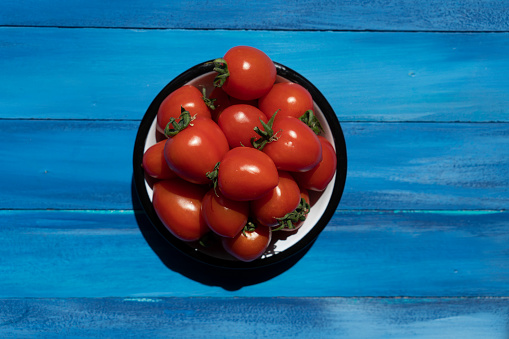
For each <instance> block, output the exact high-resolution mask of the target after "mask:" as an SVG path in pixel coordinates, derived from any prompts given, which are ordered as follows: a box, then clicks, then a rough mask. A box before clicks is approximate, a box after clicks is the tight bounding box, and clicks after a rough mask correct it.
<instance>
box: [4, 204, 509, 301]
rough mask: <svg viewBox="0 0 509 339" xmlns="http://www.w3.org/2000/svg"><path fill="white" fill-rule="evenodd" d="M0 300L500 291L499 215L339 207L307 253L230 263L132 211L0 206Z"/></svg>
mask: <svg viewBox="0 0 509 339" xmlns="http://www.w3.org/2000/svg"><path fill="white" fill-rule="evenodd" d="M0 217H1V218H0V243H2V246H1V247H0V276H1V277H2V279H0V298H24V297H36V298H39V297H42V298H47V297H50V298H51V297H59V298H60V297H62V298H72V297H109V296H118V297H139V298H145V297H146V298H152V297H155V298H157V297H164V296H170V297H200V296H215V297H234V296H244V297H260V296H263V297H323V296H326V297H327V296H392V297H397V296H472V297H475V296H493V297H496V296H507V295H508V291H509V245H508V244H509V218H508V212H507V211H503V212H500V211H475V212H473V211H464V212H461V211H400V212H389V211H388V212H377V211H374V212H367V211H364V212H356V211H337V212H336V214H335V215H334V217H333V219H332V220H331V222H330V223H329V224H328V225H327V227H326V228H325V230H324V231H323V232H322V233H321V235H320V236H319V238H318V239H317V241H316V242H315V243H314V244H313V246H312V247H311V248H310V249H309V251H307V252H303V253H302V254H301V255H299V256H297V257H295V258H294V259H291V260H290V261H288V262H286V263H285V262H284V263H282V264H281V265H275V266H269V267H266V268H263V269H256V270H249V271H241V272H239V271H230V270H223V269H218V268H216V267H211V266H206V265H204V264H199V263H196V262H194V261H192V260H190V259H188V258H187V257H185V256H183V255H182V254H180V253H179V252H177V251H176V250H175V249H173V247H170V246H169V245H168V243H167V242H166V240H165V239H163V238H162V237H161V236H160V235H159V233H157V231H156V230H155V228H154V227H153V226H152V225H151V224H150V223H149V222H148V220H146V219H145V218H144V217H143V214H139V213H136V214H134V213H133V212H132V211H51V210H49V211H0Z"/></svg>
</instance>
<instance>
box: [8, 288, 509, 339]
mask: <svg viewBox="0 0 509 339" xmlns="http://www.w3.org/2000/svg"><path fill="white" fill-rule="evenodd" d="M508 312H509V301H508V300H507V299H506V298H495V299H491V298H490V299H485V298H444V299H436V298H435V299H433V298H432V299H419V298H416V299H405V298H403V299H358V298H257V299H252V298H93V299H81V298H72V299H0V335H1V336H2V337H3V338H11V337H13V338H14V337H32V336H43V337H48V336H49V337H53V336H58V337H67V338H68V337H80V338H91V337H126V336H127V337H151V338H201V337H207V338H239V337H243V338H262V337H263V338H269V337H278V338H314V337H320V338H338V337H341V338H348V339H350V338H352V339H353V338H358V339H364V338H396V339H398V338H400V339H407V338H437V339H439V338H444V339H445V338H447V339H449V338H457V337H459V338H463V339H470V338H490V339H506V338H507V331H508V324H507V315H508Z"/></svg>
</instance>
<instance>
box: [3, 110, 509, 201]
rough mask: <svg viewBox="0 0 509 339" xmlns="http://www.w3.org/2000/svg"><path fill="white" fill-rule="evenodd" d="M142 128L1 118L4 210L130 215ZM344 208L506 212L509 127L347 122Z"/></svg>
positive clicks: (124, 124)
mask: <svg viewBox="0 0 509 339" xmlns="http://www.w3.org/2000/svg"><path fill="white" fill-rule="evenodd" d="M138 126H139V123H138V122H137V121H133V122H122V121H66V120H63V121H60V120H57V121H55V120H0V130H1V131H2V133H1V134H0V145H2V146H1V148H0V156H1V157H2V159H3V160H2V166H0V185H1V188H2V189H1V190H0V206H1V207H2V208H7V209H10V208H14V209H19V208H23V209H32V208H36V209H46V208H53V209H132V208H133V203H132V198H131V193H132V192H131V179H132V168H133V167H132V166H133V165H132V152H133V148H134V139H135V136H136V133H137V129H138ZM343 129H344V133H345V138H346V145H347V150H348V175H347V181H346V187H345V191H344V194H343V198H342V200H341V203H340V208H341V209H362V210H365V209H389V210H392V209H451V210H453V209H460V210H462V209H506V208H507V206H508V203H509V190H508V187H509V172H507V168H508V167H509V138H508V137H507V136H508V134H509V124H506V123H490V124H475V123H474V124H465V123H447V124H443V123H343Z"/></svg>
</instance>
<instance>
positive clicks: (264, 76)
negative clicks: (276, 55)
mask: <svg viewBox="0 0 509 339" xmlns="http://www.w3.org/2000/svg"><path fill="white" fill-rule="evenodd" d="M215 65H216V68H215V70H216V71H218V72H219V74H218V77H216V80H215V81H214V83H215V85H216V86H218V87H223V89H224V91H225V92H226V93H228V95H230V96H232V97H234V98H237V99H241V100H253V99H258V98H260V97H261V96H263V95H265V94H266V93H268V92H269V91H270V89H271V88H272V85H274V82H275V81H276V67H275V66H274V63H273V62H272V60H271V59H270V58H269V57H268V56H267V54H265V53H264V52H262V51H261V50H259V49H257V48H254V47H249V46H236V47H233V48H231V49H230V50H228V51H227V52H226V54H225V55H224V57H223V58H222V59H216V60H215ZM225 65H226V68H227V70H226V69H224V68H221V67H224V66H225Z"/></svg>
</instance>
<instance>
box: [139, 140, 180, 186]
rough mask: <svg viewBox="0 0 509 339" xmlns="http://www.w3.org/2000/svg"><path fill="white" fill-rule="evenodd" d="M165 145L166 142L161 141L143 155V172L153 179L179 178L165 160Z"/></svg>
mask: <svg viewBox="0 0 509 339" xmlns="http://www.w3.org/2000/svg"><path fill="white" fill-rule="evenodd" d="M165 143H166V140H162V141H159V142H157V143H155V144H154V145H152V146H150V147H149V148H148V149H147V150H146V151H145V153H143V170H144V171H145V173H147V174H148V175H150V176H151V177H152V178H156V179H161V180H162V179H171V178H175V177H177V175H176V174H175V172H173V171H172V170H171V168H170V167H169V166H168V164H167V163H166V159H165V158H164V145H165Z"/></svg>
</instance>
